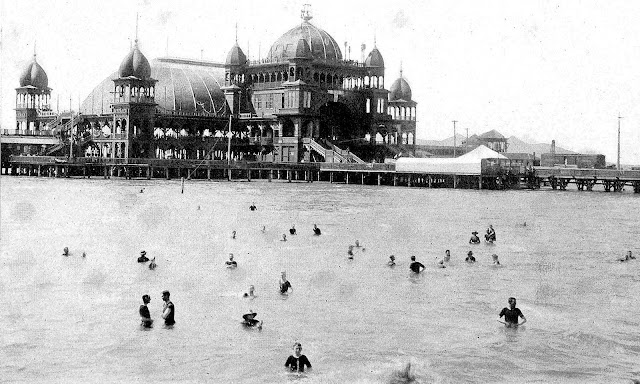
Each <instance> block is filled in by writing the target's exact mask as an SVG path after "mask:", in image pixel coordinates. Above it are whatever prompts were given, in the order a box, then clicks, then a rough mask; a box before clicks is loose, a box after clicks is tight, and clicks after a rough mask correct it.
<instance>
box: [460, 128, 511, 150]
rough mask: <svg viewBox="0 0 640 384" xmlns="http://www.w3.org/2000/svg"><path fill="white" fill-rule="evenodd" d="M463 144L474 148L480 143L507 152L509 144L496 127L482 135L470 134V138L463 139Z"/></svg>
mask: <svg viewBox="0 0 640 384" xmlns="http://www.w3.org/2000/svg"><path fill="white" fill-rule="evenodd" d="M463 144H466V145H468V146H471V147H474V148H475V147H477V146H478V145H484V146H486V147H488V148H490V149H492V150H494V151H496V152H498V153H504V152H507V147H508V146H509V144H508V143H507V138H506V137H504V136H503V135H502V134H501V133H500V132H498V131H496V130H495V129H492V130H490V131H489V132H485V133H483V134H481V135H473V136H470V137H469V140H465V141H463Z"/></svg>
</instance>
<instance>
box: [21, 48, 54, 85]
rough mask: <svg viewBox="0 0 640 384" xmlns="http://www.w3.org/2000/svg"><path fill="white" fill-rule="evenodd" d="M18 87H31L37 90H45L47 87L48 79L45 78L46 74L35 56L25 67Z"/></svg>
mask: <svg viewBox="0 0 640 384" xmlns="http://www.w3.org/2000/svg"><path fill="white" fill-rule="evenodd" d="M20 86H21V87H28V86H31V87H35V88H39V89H47V88H48V87H49V78H48V77H47V73H46V72H45V71H44V69H42V67H41V66H40V64H38V62H37V61H36V55H35V54H34V55H33V60H32V61H31V62H30V63H29V64H28V65H27V66H26V68H25V69H24V71H22V74H21V75H20Z"/></svg>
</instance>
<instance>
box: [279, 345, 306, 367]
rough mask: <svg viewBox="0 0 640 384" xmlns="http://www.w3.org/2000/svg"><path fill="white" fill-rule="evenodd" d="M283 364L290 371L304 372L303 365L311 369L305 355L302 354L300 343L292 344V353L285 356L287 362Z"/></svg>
mask: <svg viewBox="0 0 640 384" xmlns="http://www.w3.org/2000/svg"><path fill="white" fill-rule="evenodd" d="M284 366H285V367H287V368H289V369H290V370H291V372H304V367H305V366H306V367H307V368H308V369H311V362H309V359H307V356H305V355H303V354H302V344H300V343H295V344H294V345H293V355H290V356H289V357H288V358H287V362H286V363H284Z"/></svg>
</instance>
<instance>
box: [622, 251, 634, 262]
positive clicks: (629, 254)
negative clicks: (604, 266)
mask: <svg viewBox="0 0 640 384" xmlns="http://www.w3.org/2000/svg"><path fill="white" fill-rule="evenodd" d="M635 258H636V257H635V256H633V254H632V253H631V251H627V254H626V255H624V259H618V261H629V260H634V259H635Z"/></svg>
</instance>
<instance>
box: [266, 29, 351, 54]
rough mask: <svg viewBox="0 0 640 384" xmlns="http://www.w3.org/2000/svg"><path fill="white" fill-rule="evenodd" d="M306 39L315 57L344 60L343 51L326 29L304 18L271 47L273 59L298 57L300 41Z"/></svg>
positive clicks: (270, 52) (270, 51)
mask: <svg viewBox="0 0 640 384" xmlns="http://www.w3.org/2000/svg"><path fill="white" fill-rule="evenodd" d="M300 39H304V40H305V41H306V42H307V43H308V44H309V48H310V49H311V56H312V58H313V59H317V60H325V61H340V60H342V52H341V51H340V46H339V45H338V43H336V41H335V40H334V39H333V37H331V35H329V34H328V33H327V32H325V31H324V30H322V29H320V28H318V27H316V26H314V25H313V24H311V23H309V21H307V20H304V21H303V22H302V24H300V25H299V26H297V27H295V28H293V29H291V30H289V31H288V32H287V33H285V34H284V35H282V36H281V37H280V38H279V39H278V40H276V42H275V43H273V45H272V46H271V49H269V54H268V56H267V57H268V59H269V60H271V61H287V60H289V59H290V58H293V57H296V50H297V47H298V41H299V40H300Z"/></svg>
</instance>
